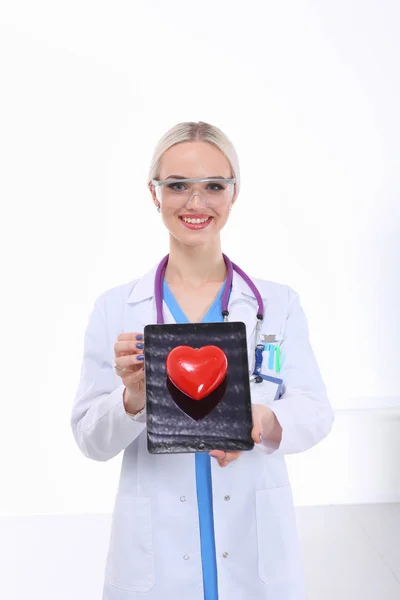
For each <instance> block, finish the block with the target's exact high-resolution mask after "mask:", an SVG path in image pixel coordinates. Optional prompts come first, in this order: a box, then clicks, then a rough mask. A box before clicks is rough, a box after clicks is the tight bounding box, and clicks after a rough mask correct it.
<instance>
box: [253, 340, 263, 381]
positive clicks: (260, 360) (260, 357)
mask: <svg viewBox="0 0 400 600" xmlns="http://www.w3.org/2000/svg"><path fill="white" fill-rule="evenodd" d="M255 352H256V362H255V367H254V373H253V375H259V374H260V373H261V367H262V363H263V352H264V344H257V346H256V349H255Z"/></svg>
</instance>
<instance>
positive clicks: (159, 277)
mask: <svg viewBox="0 0 400 600" xmlns="http://www.w3.org/2000/svg"><path fill="white" fill-rule="evenodd" d="M222 256H223V257H224V261H225V264H226V267H227V269H228V275H227V278H226V285H225V289H224V293H223V294H222V299H221V304H222V316H223V317H224V321H227V320H228V315H229V311H228V296H229V292H230V290H231V286H232V280H233V271H236V273H237V274H238V275H240V277H241V278H242V279H243V280H244V281H245V282H246V283H247V285H248V286H249V288H250V290H251V291H252V293H253V294H254V297H255V299H256V300H257V304H258V313H257V321H258V324H259V323H260V321H262V320H263V318H264V304H263V301H262V298H261V294H260V292H259V291H258V289H257V287H256V286H255V285H254V283H253V282H252V280H251V279H250V277H249V276H248V275H246V273H245V272H244V271H242V269H241V268H240V267H238V266H237V265H235V263H233V262H232V261H231V260H229V258H228V257H227V256H226V255H225V254H223V255H222ZM168 258H169V254H167V256H164V258H163V259H162V261H161V262H160V264H159V265H158V267H157V271H156V275H155V278H154V288H155V289H154V296H155V300H156V311H157V323H158V324H163V323H164V315H163V304H162V285H163V280H164V274H165V270H166V268H167V263H168Z"/></svg>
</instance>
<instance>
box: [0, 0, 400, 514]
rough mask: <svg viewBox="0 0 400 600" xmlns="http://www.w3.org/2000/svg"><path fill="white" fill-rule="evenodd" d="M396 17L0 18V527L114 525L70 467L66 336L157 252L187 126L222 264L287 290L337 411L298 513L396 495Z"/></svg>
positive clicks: (167, 8) (267, 8) (88, 10)
mask: <svg viewBox="0 0 400 600" xmlns="http://www.w3.org/2000/svg"><path fill="white" fill-rule="evenodd" d="M399 17H400V9H399V4H398V3H397V2H395V1H394V0H392V1H389V0H388V1H386V2H380V1H379V0H367V1H365V0H364V1H361V0H337V1H336V2H330V1H329V0H324V1H317V0H283V1H281V2H268V1H265V2H263V1H261V0H247V2H238V1H232V0H229V1H228V0H219V1H217V0H213V1H210V0H202V2H199V3H194V2H188V1H187V0H186V1H183V0H182V1H181V2H180V1H178V0H170V1H169V2H163V1H162V0H142V1H139V0H136V1H130V2H129V1H122V0H116V1H113V2H104V1H96V2H94V1H93V0H79V1H77V0H70V1H69V2H51V1H44V0H36V2H28V1H26V2H22V1H19V0H14V1H13V2H11V1H10V0H8V1H6V2H3V3H2V8H1V10H0V60H1V63H0V88H1V93H0V131H1V134H0V165H1V167H0V168H1V178H0V198H1V207H2V218H1V219H0V223H1V234H2V235H1V248H0V250H1V256H2V277H1V280H2V283H3V285H2V295H1V306H2V310H1V323H0V327H1V357H0V358H1V365H2V377H1V380H2V409H1V415H2V419H1V424H0V456H1V472H2V481H3V485H4V487H3V489H2V493H1V495H0V514H3V515H13V514H14V515H23V514H59V513H80V512H108V511H110V510H111V506H112V500H113V496H114V493H115V488H116V483H117V476H118V469H119V460H120V457H119V458H117V459H115V460H113V461H110V462H109V463H105V464H103V463H102V464H98V463H94V462H91V461H88V460H87V459H85V458H84V457H83V456H82V455H81V454H80V453H79V450H78V449H77V448H76V446H75V442H74V440H73V438H72V433H71V430H70V425H69V421H70V413H71V408H72V403H73V400H74V396H75V392H76V387H77V384H78V379H79V372H80V366H81V359H82V342H83V334H84V329H85V327H86V323H87V318H88V315H89V312H90V310H91V307H92V305H93V302H94V300H95V298H96V297H97V296H98V295H99V294H101V293H102V292H103V291H105V290H106V289H108V288H110V287H113V286H114V285H118V284H120V283H124V282H127V281H130V280H131V279H134V278H136V277H138V276H140V275H142V274H144V273H145V272H146V271H147V270H148V269H149V268H150V267H152V266H153V265H154V264H155V263H156V262H157V261H158V260H159V259H160V258H161V256H163V255H164V254H165V253H166V252H167V250H168V237H167V234H166V232H165V230H164V229H163V227H162V225H161V223H160V219H159V215H158V214H157V212H156V211H155V209H154V206H153V205H152V203H151V199H150V195H149V192H148V190H147V188H146V183H147V181H146V176H147V170H148V167H149V163H150V159H151V155H152V151H153V148H154V146H155V143H156V142H157V140H158V139H159V137H160V136H161V135H162V134H163V133H164V132H165V131H166V130H167V129H169V128H170V127H171V126H173V125H174V124H176V123H178V122H181V121H185V120H195V121H197V120H205V121H209V122H211V123H213V124H215V125H217V126H218V127H220V128H222V129H223V130H224V131H225V132H226V133H227V135H228V136H229V137H230V138H231V139H232V141H233V142H234V144H235V145H236V148H237V150H238V153H239V157H240V159H241V170H242V191H241V195H240V197H239V200H238V203H237V205H236V206H235V208H234V210H233V211H232V215H231V220H230V223H229V224H228V226H227V228H226V230H225V232H224V236H223V242H224V251H225V252H226V253H227V254H228V255H230V256H231V258H232V260H234V261H235V262H237V263H238V264H240V266H241V267H242V268H243V269H245V270H246V272H248V273H249V274H251V275H253V276H257V277H261V278H264V279H272V280H275V281H279V282H281V283H285V284H288V285H290V286H291V287H293V288H295V289H296V290H297V291H298V292H299V293H300V296H301V299H302V303H303V306H304V309H305V311H306V314H307V317H308V320H309V326H310V333H311V338H312V342H313V346H314V349H315V352H316V354H317V358H318V361H319V364H320V367H321V370H322V373H323V376H324V379H325V381H326V383H327V386H328V389H329V394H330V398H331V400H332V404H333V405H334V407H335V409H336V410H337V411H338V418H337V428H336V431H335V432H334V433H332V436H331V437H330V438H328V440H326V441H325V442H323V443H322V444H321V446H320V447H318V448H316V449H314V450H312V451H311V452H309V453H307V454H306V455H305V456H304V457H293V458H291V459H290V460H289V463H290V467H291V470H292V472H293V477H292V479H293V485H294V491H295V497H296V499H297V502H298V503H303V504H317V503H328V504H329V503H332V502H351V501H356V502H357V501H359V502H364V501H371V500H372V501H373V500H374V499H376V497H375V496H374V493H375V492H376V490H377V489H378V487H379V486H380V488H381V489H382V486H383V488H385V485H386V486H387V489H386V488H385V492H384V497H385V494H386V495H387V497H388V498H391V499H393V498H394V497H396V494H400V482H399V479H398V478H397V480H396V481H394V478H393V476H392V475H393V473H391V471H390V469H391V466H390V463H388V460H389V459H390V457H393V460H394V458H395V454H397V456H398V447H397V449H396V447H395V446H394V440H396V439H397V440H398V439H399V436H398V432H399V426H398V421H397V420H396V415H397V414H398V413H397V412H396V410H389V411H386V412H385V411H384V414H383V416H382V409H384V408H385V407H393V408H396V407H397V408H398V407H400V375H399V373H400V370H399V366H398V364H399V358H400V342H399V339H400V324H399V322H400V320H399V318H398V316H399V315H398V312H399V311H398V306H399V305H400V283H399V257H400V250H399V244H400V243H399V239H400V236H399V234H400V226H399V217H400V200H399V191H400V177H399V144H398V140H399V138H400V127H399V110H398V107H399V106H400V93H399V89H400V78H399V50H400V42H399V35H398V31H399ZM364 409H368V411H369V412H363V411H364ZM354 410H355V411H356V412H354ZM348 411H349V412H348ZM375 415H376V417H375ZM381 422H382V423H385V425H382V427H383V428H381V429H379V423H381ZM377 444H378V447H379V451H378V452H377ZM353 457H356V458H354V460H353ZM352 460H353V462H351V461H352ZM360 464H362V465H363V468H364V471H363V472H364V473H365V477H366V479H365V480H362V475H361V474H360V473H361V471H360V468H359V467H360ZM393 464H394V463H393V462H392V465H393ZM346 469H347V471H346ZM367 474H368V477H369V479H368V477H367ZM374 474H376V479H374V477H375V475H374ZM355 475H356V476H357V478H360V477H361V480H362V481H361V480H360V485H358V484H357V481H355ZM390 480H392V481H394V483H393V486H394V487H393V488H390V485H392V484H390ZM316 481H317V482H318V483H316ZM349 486H350V487H349ZM350 488H351V489H350ZM349 490H350V491H349ZM399 497H400V495H399Z"/></svg>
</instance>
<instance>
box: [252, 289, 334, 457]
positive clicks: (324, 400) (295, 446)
mask: <svg viewBox="0 0 400 600" xmlns="http://www.w3.org/2000/svg"><path fill="white" fill-rule="evenodd" d="M288 289H289V306H288V317H287V322H286V327H285V332H284V339H283V342H282V345H281V354H282V369H281V378H282V379H283V390H282V395H281V397H280V399H279V400H275V401H274V402H272V403H269V404H268V406H269V407H270V408H271V410H272V411H273V412H274V413H275V415H276V418H277V419H278V422H279V424H280V425H281V427H282V440H281V443H280V444H279V446H278V445H277V444H274V443H271V442H268V440H266V441H264V442H263V443H262V444H257V446H259V447H262V448H260V449H263V450H264V451H266V452H273V451H275V450H279V452H281V453H283V454H294V453H297V452H303V451H305V450H308V449H309V448H312V447H313V446H315V445H316V444H317V443H318V442H319V441H321V440H322V439H323V438H324V437H325V436H327V435H328V433H329V432H330V430H331V428H332V424H333V421H334V414H333V411H332V408H331V406H330V402H329V400H328V397H327V394H326V388H325V385H324V382H323V381H322V378H321V374H320V371H319V367H318V365H317V362H316V359H315V356H314V352H313V350H312V348H311V344H310V341H309V333H308V324H307V320H306V317H305V315H304V312H303V309H302V307H301V305H300V300H299V296H298V294H297V293H296V292H294V291H293V290H291V289H290V288H288ZM260 387H261V386H260Z"/></svg>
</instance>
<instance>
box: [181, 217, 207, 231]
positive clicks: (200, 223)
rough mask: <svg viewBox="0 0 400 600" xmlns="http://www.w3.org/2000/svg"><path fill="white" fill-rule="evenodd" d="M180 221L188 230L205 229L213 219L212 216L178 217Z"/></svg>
mask: <svg viewBox="0 0 400 600" xmlns="http://www.w3.org/2000/svg"><path fill="white" fill-rule="evenodd" d="M178 216H179V220H180V222H181V223H182V225H183V226H184V227H186V228H187V229H205V227H208V225H209V224H210V223H211V221H212V219H213V217H212V216H211V215H204V214H203V215H202V214H198V215H192V214H190V215H178Z"/></svg>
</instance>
